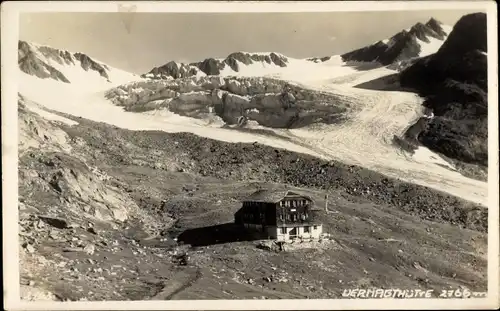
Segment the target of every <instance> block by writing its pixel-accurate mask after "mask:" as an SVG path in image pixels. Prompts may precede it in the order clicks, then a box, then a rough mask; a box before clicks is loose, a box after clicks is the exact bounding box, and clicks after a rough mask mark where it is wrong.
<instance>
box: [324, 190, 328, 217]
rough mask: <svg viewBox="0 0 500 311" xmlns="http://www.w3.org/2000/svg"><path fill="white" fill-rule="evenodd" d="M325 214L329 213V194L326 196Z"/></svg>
mask: <svg viewBox="0 0 500 311" xmlns="http://www.w3.org/2000/svg"><path fill="white" fill-rule="evenodd" d="M325 212H327V213H328V193H327V194H326V195H325Z"/></svg>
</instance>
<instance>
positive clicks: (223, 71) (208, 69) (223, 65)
mask: <svg viewBox="0 0 500 311" xmlns="http://www.w3.org/2000/svg"><path fill="white" fill-rule="evenodd" d="M287 63H288V57H286V56H285V55H283V54H280V53H274V52H270V53H263V52H260V53H257V52H256V53H249V52H235V53H231V54H230V55H228V56H227V57H226V58H224V59H221V58H207V59H205V60H203V61H201V62H196V63H190V64H186V63H178V62H176V61H170V62H168V63H166V64H165V65H163V66H160V67H155V68H153V69H152V70H151V71H149V72H148V73H146V74H144V75H142V76H143V77H145V78H166V77H173V78H175V79H177V78H185V77H191V76H203V75H228V74H229V75H230V74H235V73H238V72H240V71H241V69H242V68H244V67H248V66H258V67H267V68H272V67H286V66H287ZM243 70H244V69H243Z"/></svg>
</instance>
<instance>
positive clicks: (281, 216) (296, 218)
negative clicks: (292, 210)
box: [280, 213, 308, 221]
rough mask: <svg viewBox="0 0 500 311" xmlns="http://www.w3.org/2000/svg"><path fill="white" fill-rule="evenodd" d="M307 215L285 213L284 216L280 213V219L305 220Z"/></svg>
mask: <svg viewBox="0 0 500 311" xmlns="http://www.w3.org/2000/svg"><path fill="white" fill-rule="evenodd" d="M307 217H308V214H307V213H303V214H302V213H301V214H286V217H285V216H284V215H283V214H280V220H288V221H297V220H299V219H301V220H306V219H307Z"/></svg>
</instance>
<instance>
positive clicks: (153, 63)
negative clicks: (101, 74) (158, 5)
mask: <svg viewBox="0 0 500 311" xmlns="http://www.w3.org/2000/svg"><path fill="white" fill-rule="evenodd" d="M468 13H471V12H469V11H455V10H453V11H452V10H441V11H401V12H396V11H391V12H320V13H108V12H103V13H99V12H90V13H84V12H81V13H80V12H78V13H72V12H61V13H22V14H21V15H20V25H19V39H21V40H25V41H29V42H34V43H38V44H42V45H48V46H51V47H54V48H59V49H64V50H68V51H71V52H82V53H85V54H87V55H89V56H90V57H92V58H94V59H97V60H99V61H102V62H104V63H106V64H108V65H110V66H113V67H116V68H120V69H123V70H126V71H129V72H133V73H137V74H142V73H145V72H148V71H149V70H151V69H152V68H153V67H158V66H161V65H163V64H165V63H167V62H169V61H171V60H175V61H178V62H195V61H202V60H204V59H205V58H209V57H214V58H219V57H221V58H225V57H226V56H227V55H229V54H230V53H232V52H237V51H246V52H279V53H282V54H284V55H286V56H289V57H295V58H307V57H322V56H329V55H336V54H341V53H345V52H349V51H351V50H353V49H356V48H360V47H363V46H366V45H368V44H371V43H374V42H376V41H378V40H382V39H385V38H388V37H391V36H392V35H394V34H396V33H397V32H399V31H401V30H402V29H405V28H409V27H411V26H412V25H414V24H415V23H417V22H422V23H425V22H427V21H428V20H429V19H430V18H431V17H434V18H436V19H437V20H439V21H441V22H443V23H444V24H447V25H450V26H453V25H454V24H455V22H456V21H457V20H458V19H459V18H460V17H461V16H463V15H465V14H468Z"/></svg>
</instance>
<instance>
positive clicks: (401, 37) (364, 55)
mask: <svg viewBox="0 0 500 311" xmlns="http://www.w3.org/2000/svg"><path fill="white" fill-rule="evenodd" d="M452 29H453V27H451V26H448V25H444V24H443V23H441V22H439V21H437V20H436V19H434V18H431V19H430V20H429V21H427V22H426V23H425V24H423V23H417V24H415V25H413V26H411V27H409V28H406V29H403V30H402V31H400V32H398V33H397V34H395V35H394V36H392V37H390V38H385V39H382V40H378V41H376V42H375V43H373V44H371V45H368V46H365V47H362V48H359V49H356V50H354V51H351V52H348V53H345V54H342V55H341V57H342V60H344V61H346V62H347V61H362V62H378V63H380V64H381V65H384V66H386V65H394V63H397V62H404V61H406V60H409V59H412V58H416V57H425V56H428V55H431V54H434V53H436V52H437V51H438V50H439V48H440V47H441V45H442V44H443V43H444V41H445V40H446V38H447V37H448V35H449V34H450V32H451V31H452ZM329 59H330V57H328V56H326V57H322V58H312V59H310V60H313V61H315V62H318V61H327V60H329Z"/></svg>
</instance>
